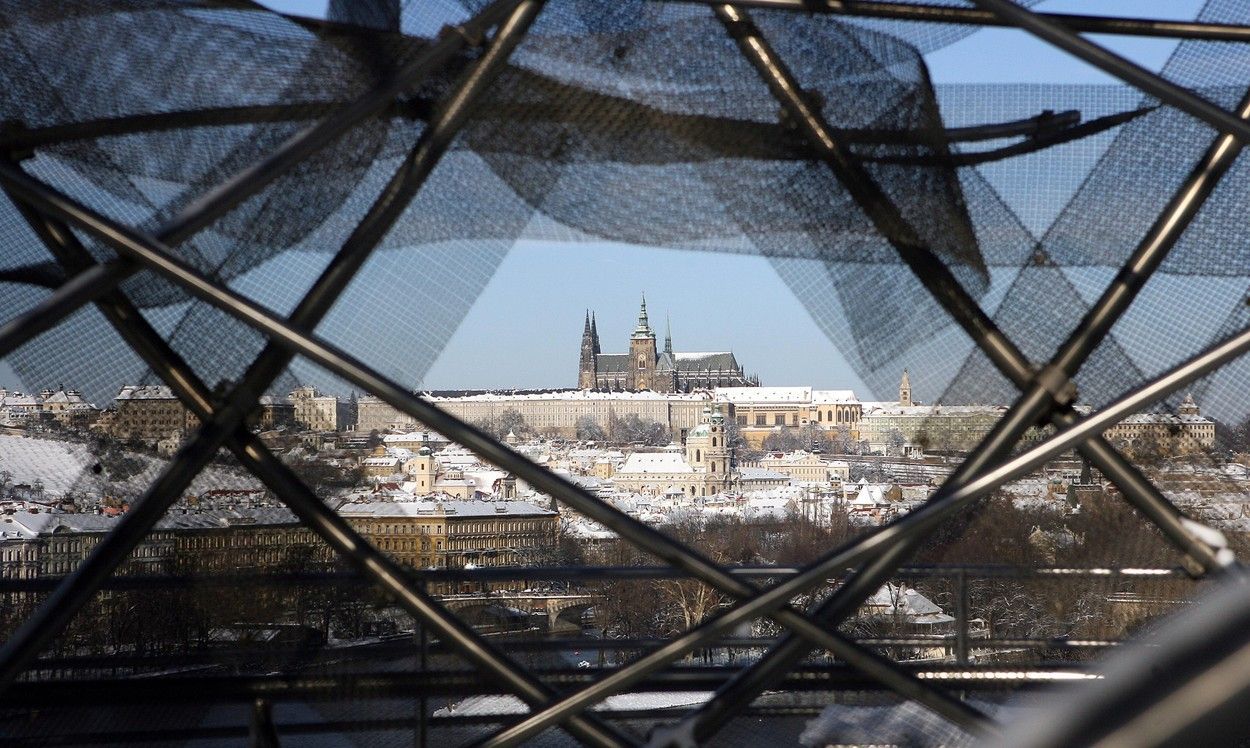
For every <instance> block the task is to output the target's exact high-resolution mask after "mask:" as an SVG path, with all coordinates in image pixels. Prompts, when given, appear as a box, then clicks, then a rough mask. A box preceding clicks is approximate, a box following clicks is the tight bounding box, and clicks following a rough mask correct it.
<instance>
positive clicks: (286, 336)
mask: <svg viewBox="0 0 1250 748" xmlns="http://www.w3.org/2000/svg"><path fill="white" fill-rule="evenodd" d="M0 176H2V177H3V181H5V182H6V183H7V184H8V185H9V187H10V188H11V189H14V190H15V191H16V192H18V193H19V194H21V195H22V197H23V199H27V200H31V201H34V202H35V203H36V204H38V205H40V206H41V207H42V208H44V209H46V210H48V211H49V212H51V213H52V214H54V215H59V216H61V217H63V218H68V219H70V220H72V221H74V222H75V223H77V224H79V225H80V226H82V227H83V228H86V229H87V230H90V231H93V232H95V233H100V232H105V233H107V232H110V231H111V232H113V233H112V234H110V236H111V243H113V245H114V246H115V247H117V248H119V249H120V250H121V251H123V252H124V253H127V254H130V255H131V256H134V257H135V258H136V259H142V260H143V261H144V262H145V264H151V265H152V266H153V267H154V268H156V269H159V270H160V271H161V272H162V273H163V274H165V275H166V276H167V277H170V278H171V279H173V280H175V281H176V282H179V283H183V284H185V285H187V286H188V288H189V289H190V290H192V291H193V292H194V293H195V294H196V295H197V296H199V297H200V298H203V299H205V300H206V301H209V302H210V303H213V304H214V305H216V306H218V307H219V308H222V309H223V310H225V311H227V312H228V313H230V314H233V315H235V316H237V317H239V318H240V319H243V320H244V321H246V322H247V323H248V324H251V325H253V326H256V327H258V328H259V329H261V330H262V331H263V332H266V333H267V334H269V335H271V336H274V337H276V338H277V339H279V340H280V341H281V342H283V344H285V345H288V346H293V347H296V348H298V349H299V350H300V351H301V352H302V353H304V354H305V355H307V356H308V357H309V358H310V359H311V360H313V361H315V362H317V363H319V364H321V365H323V366H325V367H326V368H328V369H329V370H330V371H333V372H335V373H337V374H339V375H340V376H343V377H344V378H346V379H348V380H349V381H352V382H353V383H355V384H357V385H359V386H361V387H363V388H365V389H367V390H370V391H373V392H374V393H375V394H377V395H379V396H380V397H381V398H382V399H383V400H385V401H387V402H389V403H390V404H391V405H393V406H395V407H397V408H398V409H399V410H401V411H404V412H407V413H408V414H409V415H412V416H414V417H416V418H418V419H419V420H421V421H422V422H425V423H427V424H428V425H430V426H431V427H433V428H436V429H438V430H440V431H443V432H444V433H453V434H456V435H457V436H460V437H463V441H462V443H465V445H466V446H469V447H470V448H471V449H473V450H474V451H475V452H477V453H478V454H479V455H481V456H483V457H484V458H486V459H488V460H491V461H495V462H497V464H502V465H506V466H509V467H514V466H515V467H516V472H518V475H519V476H520V477H523V478H526V479H527V480H529V479H530V478H533V479H534V480H533V481H532V482H533V483H534V485H535V486H536V487H538V488H539V489H541V490H544V491H547V492H548V493H551V494H552V495H555V496H557V498H561V499H564V500H566V503H571V504H573V505H574V506H577V508H579V509H582V510H584V511H585V512H586V513H587V514H588V515H590V516H592V517H595V518H602V517H604V516H605V514H606V516H607V517H608V518H607V519H606V520H604V521H605V522H606V524H608V525H609V526H614V527H615V528H616V529H618V530H620V529H625V527H628V525H629V524H631V523H633V524H637V523H634V522H633V520H632V519H629V518H627V517H626V518H625V519H626V522H625V523H624V524H623V525H621V526H618V523H619V518H617V517H614V516H612V515H613V514H614V513H615V512H614V510H605V508H604V507H603V506H602V505H600V504H599V502H598V501H597V500H595V499H593V498H592V497H588V496H583V495H582V494H581V492H580V491H579V490H578V489H576V488H575V487H573V486H571V485H570V484H568V483H566V482H564V481H562V480H561V479H559V478H558V477H556V476H554V475H551V474H550V473H546V471H544V470H542V469H541V468H537V467H536V466H533V465H527V464H526V462H527V461H518V460H517V459H516V458H515V453H511V451H510V450H508V449H506V448H503V447H500V446H499V445H498V444H497V443H495V442H494V441H493V440H491V439H489V438H488V437H485V436H484V435H482V434H480V433H478V432H477V431H476V429H473V428H472V427H469V426H468V425H467V424H463V423H461V422H459V421H458V420H457V419H454V418H452V417H451V416H449V415H447V414H445V413H442V412H441V411H439V410H438V409H437V408H434V407H433V406H431V405H429V404H428V403H425V402H424V401H422V400H421V399H420V398H417V397H415V396H413V395H411V394H410V393H408V392H407V391H406V390H404V389H403V388H402V387H400V386H398V385H396V384H395V383H393V382H390V381H389V380H386V379H385V378H382V377H380V376H379V375H377V374H376V373H375V372H372V371H370V370H368V369H367V367H364V366H363V365H362V364H360V363H359V362H358V361H355V360H354V359H352V358H351V357H350V356H347V355H346V354H344V353H342V352H341V351H338V350H336V349H334V348H333V347H332V346H329V345H328V344H326V343H324V342H323V341H320V340H318V339H316V338H313V337H311V336H309V335H307V334H304V333H301V332H299V331H297V330H294V329H292V328H291V326H290V325H288V324H286V323H285V322H284V321H282V320H280V319H277V318H275V317H274V316H273V315H271V314H269V313H268V312H266V311H265V310H263V309H260V308H258V307H257V306H256V305H255V304H253V303H251V302H250V301H248V300H246V299H244V298H242V297H239V296H238V295H237V294H233V293H232V292H230V291H228V290H227V289H222V288H219V287H217V286H215V284H213V283H212V282H211V281H208V280H207V279H204V278H203V277H202V276H199V275H198V274H197V273H196V272H195V271H194V270H192V269H190V268H187V267H185V265H183V264H182V263H180V262H179V261H177V260H176V259H175V258H170V257H168V256H166V255H165V253H163V252H162V251H160V250H159V249H156V250H153V248H152V246H151V245H150V242H151V240H150V239H145V238H142V237H141V236H140V235H137V233H136V232H132V231H130V230H127V229H125V228H124V227H117V226H115V225H113V224H110V223H109V222H107V221H104V219H101V218H100V217H99V216H96V215H94V214H92V213H91V212H90V211H87V210H85V209H82V208H81V206H75V204H74V203H73V202H72V201H69V200H67V199H66V198H64V196H60V195H58V194H57V193H55V191H52V190H49V189H48V188H46V187H45V186H42V185H40V184H39V183H38V182H36V181H34V180H30V179H29V178H25V177H24V176H23V175H20V174H13V173H12V172H11V170H0ZM1216 355H1221V356H1224V358H1221V359H1220V360H1219V363H1223V362H1226V361H1227V360H1228V359H1229V358H1231V356H1230V355H1229V354H1228V349H1226V348H1220V349H1218V350H1217V352H1216ZM1191 363H1192V364H1193V365H1194V366H1197V367H1202V366H1206V365H1207V364H1208V363H1209V362H1208V361H1207V360H1205V359H1203V360H1196V362H1191ZM1217 365H1218V364H1217ZM1195 370H1198V369H1191V370H1190V371H1195ZM1209 370H1210V369H1209V368H1203V369H1200V370H1198V371H1199V374H1195V375H1194V376H1199V375H1200V374H1202V373H1205V372H1206V371H1209ZM1190 379H1192V377H1191V378H1190ZM1190 379H1185V380H1183V381H1181V383H1180V384H1174V385H1172V386H1182V385H1183V384H1184V383H1185V382H1188V381H1190ZM1149 391H1151V392H1153V391H1154V390H1149ZM1166 391H1169V390H1165V391H1164V392H1166ZM1135 404H1136V405H1137V406H1138V407H1140V405H1141V404H1144V403H1135ZM1108 412H1111V413H1113V414H1114V415H1115V416H1117V417H1119V418H1122V417H1123V416H1124V415H1126V413H1125V412H1123V410H1111V411H1108ZM1082 423H1084V422H1082ZM1109 425H1110V423H1107V424H1105V425H1103V426H1102V428H1104V429H1105V428H1106V427H1107V426H1109ZM1094 433H1097V432H1094ZM1087 435H1088V434H1086V436H1087ZM1080 441H1083V439H1077V440H1074V441H1073V443H1074V444H1075V443H1079V442H1080ZM1058 451H1062V449H1060V450H1058ZM1056 453H1057V452H1056ZM1031 454H1035V453H1031ZM1050 456H1053V455H1051V454H1046V455H1044V456H1043V460H1044V459H1047V458H1048V457H1050ZM998 475H999V479H1000V480H1009V479H1011V478H1012V477H1014V476H1012V475H1005V477H1002V474H998ZM956 496H958V494H957V495H956ZM574 502H576V503H574ZM579 505H580V506H579ZM595 515H598V516H597V517H596V516H595ZM924 516H928V515H927V513H920V512H919V511H918V513H913V514H911V515H907V517H904V518H903V520H902V521H900V524H902V525H904V526H910V525H912V524H914V523H915V522H917V521H918V520H919V519H920V518H922V517H924ZM642 530H643V533H644V534H645V533H647V532H654V531H651V530H650V528H646V527H645V526H644V527H643V528H642ZM623 534H625V533H623ZM887 535H888V533H882V534H878V535H876V536H874V537H873V539H871V540H870V541H869V543H868V544H866V545H865V546H864V547H861V548H860V549H858V550H859V551H861V552H862V551H873V550H876V549H877V546H878V544H879V541H880V539H881V538H883V537H886V536H887ZM627 538H628V536H627ZM664 545H667V543H665V544H664ZM858 558H862V556H855V557H851V556H846V557H841V558H839V559H838V560H837V561H836V563H834V565H833V566H830V567H828V569H825V570H824V571H828V570H831V569H835V568H837V567H838V566H840V565H844V564H846V563H849V562H854V561H855V560H858ZM824 571H822V573H824ZM783 586H784V585H783ZM775 589H779V588H774V590H775ZM753 602H756V601H753ZM766 604H767V603H764V605H766ZM748 605H750V604H749V603H748ZM756 605H759V603H758V602H756Z"/></svg>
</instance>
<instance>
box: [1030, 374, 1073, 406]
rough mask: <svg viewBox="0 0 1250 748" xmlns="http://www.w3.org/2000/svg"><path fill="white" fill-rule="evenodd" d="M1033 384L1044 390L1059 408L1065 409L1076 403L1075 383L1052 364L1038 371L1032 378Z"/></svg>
mask: <svg viewBox="0 0 1250 748" xmlns="http://www.w3.org/2000/svg"><path fill="white" fill-rule="evenodd" d="M1033 384H1034V385H1035V386H1037V387H1041V388H1042V389H1043V390H1046V392H1047V393H1049V394H1050V397H1051V399H1052V400H1054V401H1055V404H1056V405H1057V406H1059V407H1066V406H1069V405H1071V404H1072V403H1075V402H1076V395H1077V390H1076V382H1074V381H1072V379H1071V378H1069V377H1068V373H1067V372H1066V371H1064V370H1063V369H1061V368H1059V367H1058V366H1055V365H1054V364H1048V365H1046V366H1043V367H1042V368H1041V369H1039V370H1038V372H1037V374H1036V375H1035V376H1034V377H1033Z"/></svg>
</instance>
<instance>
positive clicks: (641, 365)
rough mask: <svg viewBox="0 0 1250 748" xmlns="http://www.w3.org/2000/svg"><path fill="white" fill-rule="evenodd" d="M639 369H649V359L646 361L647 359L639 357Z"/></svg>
mask: <svg viewBox="0 0 1250 748" xmlns="http://www.w3.org/2000/svg"><path fill="white" fill-rule="evenodd" d="M638 368H639V369H645V368H647V359H646V357H645V356H639V357H638Z"/></svg>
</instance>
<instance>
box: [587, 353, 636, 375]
mask: <svg viewBox="0 0 1250 748" xmlns="http://www.w3.org/2000/svg"><path fill="white" fill-rule="evenodd" d="M595 370H596V371H601V372H618V371H628V370H629V354H628V353H596V354H595Z"/></svg>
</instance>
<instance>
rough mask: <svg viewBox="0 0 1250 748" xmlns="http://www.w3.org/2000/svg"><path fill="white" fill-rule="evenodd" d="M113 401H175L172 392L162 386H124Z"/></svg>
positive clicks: (175, 398)
mask: <svg viewBox="0 0 1250 748" xmlns="http://www.w3.org/2000/svg"><path fill="white" fill-rule="evenodd" d="M113 399H114V400H177V399H178V398H177V397H175V396H174V391H173V390H171V389H169V388H168V387H166V386H165V385H163V384H126V385H122V388H121V390H120V391H118V393H117V397H115V398H113Z"/></svg>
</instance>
